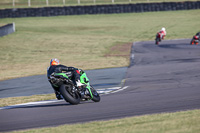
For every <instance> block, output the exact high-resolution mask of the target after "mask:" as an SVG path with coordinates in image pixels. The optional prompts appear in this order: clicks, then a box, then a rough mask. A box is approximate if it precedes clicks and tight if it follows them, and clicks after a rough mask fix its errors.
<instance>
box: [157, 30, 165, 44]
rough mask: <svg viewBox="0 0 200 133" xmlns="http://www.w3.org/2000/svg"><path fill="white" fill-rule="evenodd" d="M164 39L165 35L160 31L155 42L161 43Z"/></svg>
mask: <svg viewBox="0 0 200 133" xmlns="http://www.w3.org/2000/svg"><path fill="white" fill-rule="evenodd" d="M162 39H163V37H162V33H161V32H158V33H157V34H156V39H155V41H156V42H155V44H156V45H159V42H161V40H162Z"/></svg>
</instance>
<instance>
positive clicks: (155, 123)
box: [13, 110, 200, 133]
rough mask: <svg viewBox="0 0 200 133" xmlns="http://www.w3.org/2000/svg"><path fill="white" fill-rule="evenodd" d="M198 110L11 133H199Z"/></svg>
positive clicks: (199, 118)
mask: <svg viewBox="0 0 200 133" xmlns="http://www.w3.org/2000/svg"><path fill="white" fill-rule="evenodd" d="M199 123H200V110H191V111H182V112H175V113H162V114H153V115H143V116H136V117H130V118H123V119H116V120H109V121H96V122H89V123H83V124H72V125H62V126H57V127H51V128H39V129H31V130H24V131H15V132H13V133H41V132H42V133H55V132H61V133H64V132H65V133H66V132H71V133H91V132H92V133H111V132H112V133H199V131H200V126H199Z"/></svg>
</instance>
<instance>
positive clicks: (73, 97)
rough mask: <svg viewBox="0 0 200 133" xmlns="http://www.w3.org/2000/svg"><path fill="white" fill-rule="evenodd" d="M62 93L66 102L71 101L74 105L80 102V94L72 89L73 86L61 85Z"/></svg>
mask: <svg viewBox="0 0 200 133" xmlns="http://www.w3.org/2000/svg"><path fill="white" fill-rule="evenodd" d="M59 90H60V93H61V94H62V96H63V98H64V99H65V101H66V102H69V103H71V104H73V105H76V104H79V103H80V96H79V94H78V93H77V92H74V93H73V92H72V91H71V86H69V85H61V87H60V89H59Z"/></svg>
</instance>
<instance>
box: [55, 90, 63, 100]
mask: <svg viewBox="0 0 200 133" xmlns="http://www.w3.org/2000/svg"><path fill="white" fill-rule="evenodd" d="M55 95H56V98H57V99H58V100H61V99H63V98H62V96H61V94H60V92H58V91H55Z"/></svg>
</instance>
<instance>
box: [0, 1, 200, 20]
mask: <svg viewBox="0 0 200 133" xmlns="http://www.w3.org/2000/svg"><path fill="white" fill-rule="evenodd" d="M191 9H200V1H185V2H164V3H140V4H113V5H94V6H64V7H43V8H14V9H1V10H0V18H12V17H38V16H59V15H82V14H111V13H133V12H136V13H137V12H153V11H174V10H191Z"/></svg>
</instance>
